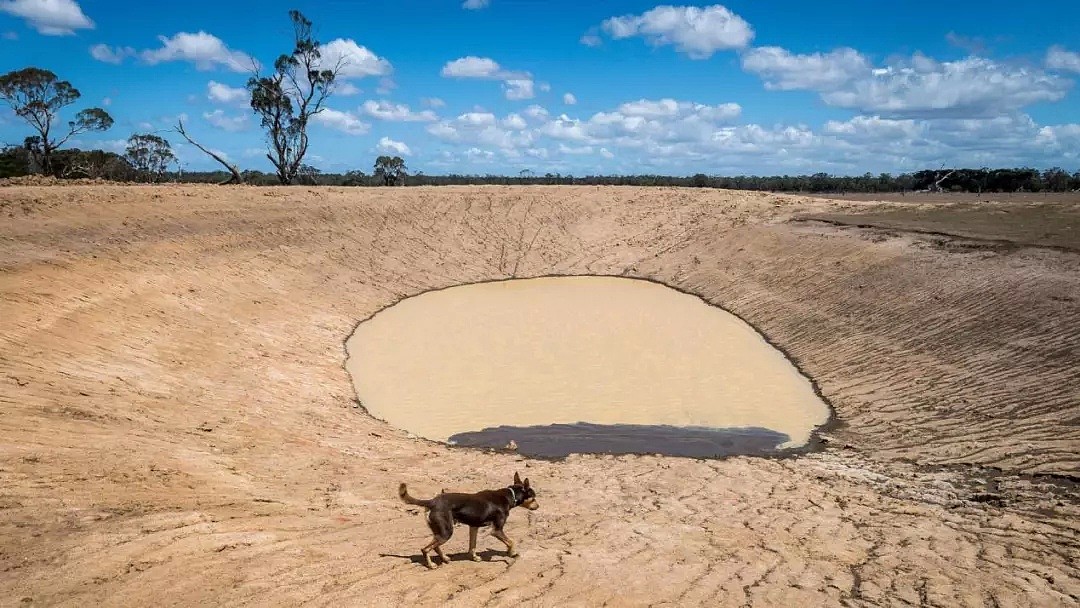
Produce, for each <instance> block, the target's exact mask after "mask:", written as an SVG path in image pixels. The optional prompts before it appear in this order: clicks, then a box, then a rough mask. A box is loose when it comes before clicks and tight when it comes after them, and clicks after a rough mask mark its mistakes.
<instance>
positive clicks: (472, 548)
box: [469, 526, 480, 562]
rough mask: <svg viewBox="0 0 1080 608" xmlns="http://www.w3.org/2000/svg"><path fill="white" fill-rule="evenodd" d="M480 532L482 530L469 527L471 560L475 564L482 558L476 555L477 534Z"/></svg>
mask: <svg viewBox="0 0 1080 608" xmlns="http://www.w3.org/2000/svg"><path fill="white" fill-rule="evenodd" d="M479 531H480V528H477V527H476V526H469V559H471V560H472V561H474V562H478V561H480V556H479V555H477V554H476V534H477V533H478V532H479Z"/></svg>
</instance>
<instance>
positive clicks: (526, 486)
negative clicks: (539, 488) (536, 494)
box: [523, 477, 529, 490]
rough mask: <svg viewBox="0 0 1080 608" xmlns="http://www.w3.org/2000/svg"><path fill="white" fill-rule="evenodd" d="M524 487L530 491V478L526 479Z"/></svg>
mask: <svg viewBox="0 0 1080 608" xmlns="http://www.w3.org/2000/svg"><path fill="white" fill-rule="evenodd" d="M523 485H524V486H525V489H526V490H528V489H529V478H528V477H526V478H525V483H524V484H523Z"/></svg>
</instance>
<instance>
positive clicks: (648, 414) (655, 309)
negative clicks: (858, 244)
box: [347, 277, 829, 447]
mask: <svg viewBox="0 0 1080 608" xmlns="http://www.w3.org/2000/svg"><path fill="white" fill-rule="evenodd" d="M347 349H348V353H349V359H348V363H347V367H348V369H349V372H350V373H351V374H352V377H353V382H354V383H355V385H356V389H357V394H358V395H359V398H360V400H361V402H362V403H363V404H364V406H365V407H366V408H367V409H368V411H369V412H371V414H372V415H374V416H376V417H378V418H381V419H383V420H386V421H387V422H389V423H390V424H393V425H394V426H397V427H399V428H402V429H406V430H409V431H411V432H413V433H416V434H417V435H420V436H422V437H425V438H428V439H432V440H437V441H446V440H447V439H449V438H450V436H452V435H456V434H459V433H464V432H468V431H478V430H481V429H486V428H491V427H496V426H515V427H526V426H543V425H551V424H568V423H576V422H588V423H592V424H599V425H668V426H675V427H705V428H714V429H717V428H719V429H730V428H747V427H755V428H760V429H768V430H771V431H775V432H776V433H781V434H783V435H786V436H787V437H789V438H790V440H789V441H787V442H785V443H783V446H782V447H795V446H800V445H803V444H805V443H806V442H807V440H808V439H809V437H810V433H811V432H812V430H813V429H814V428H815V427H816V426H818V425H821V424H823V423H824V422H825V421H826V420H827V418H828V415H829V412H828V408H827V406H826V404H825V403H824V402H823V401H822V400H821V399H820V398H819V397H818V396H817V395H816V394H815V392H814V390H813V387H812V386H811V384H810V382H809V381H808V380H807V378H806V377H805V376H803V375H802V374H800V373H799V371H798V370H797V369H796V368H795V367H794V366H793V365H792V364H791V363H790V362H789V361H788V360H787V359H786V358H785V357H784V355H783V354H782V353H781V352H780V351H778V350H776V349H775V348H773V347H772V346H771V345H769V344H768V343H767V342H766V341H765V340H764V339H763V338H762V337H761V335H760V334H758V333H757V332H756V331H755V330H754V329H753V328H752V327H750V326H749V325H748V324H746V323H745V322H743V321H742V320H740V319H739V318H738V317H736V316H734V315H732V314H730V313H727V312H725V311H723V310H721V309H719V308H716V307H714V306H709V305H708V304H706V303H704V302H703V301H702V300H701V299H699V298H697V297H695V296H690V295H686V294H683V293H680V292H678V291H675V290H673V289H670V288H668V287H664V286H662V285H658V284H655V283H651V282H647V281H640V280H632V279H623V278H615V277H557V278H540V279H527V280H515V281H503V282H495V283H484V284H478V285H468V286H460V287H454V288H451V289H446V290H442V291H437V292H430V293H426V294H423V295H420V296H417V297H415V298H410V299H407V300H404V301H402V302H400V303H398V304H396V305H394V306H392V307H390V308H388V309H386V310H384V311H382V312H380V313H379V314H377V315H375V316H374V317H373V318H371V319H370V320H368V321H366V322H364V323H361V324H360V325H359V326H358V327H357V330H356V332H355V333H354V335H353V336H352V337H351V338H350V339H349V340H348V343H347Z"/></svg>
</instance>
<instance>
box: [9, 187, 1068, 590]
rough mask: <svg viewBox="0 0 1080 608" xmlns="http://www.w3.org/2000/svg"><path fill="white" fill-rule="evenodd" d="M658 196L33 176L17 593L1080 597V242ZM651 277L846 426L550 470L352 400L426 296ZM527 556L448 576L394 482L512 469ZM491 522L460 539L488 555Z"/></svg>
mask: <svg viewBox="0 0 1080 608" xmlns="http://www.w3.org/2000/svg"><path fill="white" fill-rule="evenodd" d="M886 207H889V205H886V204H883V203H867V202H829V201H822V200H813V199H796V198H793V197H774V196H769V195H759V194H747V193H738V192H723V191H703V190H678V189H638V188H601V189H597V188H584V187H583V188H496V187H485V188H439V189H424V188H416V189H332V188H326V189H306V188H293V189H256V188H243V187H236V188H216V187H169V186H165V187H130V186H129V187H121V186H73V187H52V188H47V187H38V188H34V187H7V188H0V605H5V606H6V605H71V606H84V605H96V604H100V605H125V606H145V605H158V606H171V605H199V604H206V605H295V604H301V603H305V604H313V605H327V606H342V605H391V604H399V603H405V602H409V603H412V604H419V605H460V606H475V605H483V604H490V605H519V604H523V603H524V604H526V605H548V606H566V605H600V604H604V603H608V604H611V605H649V604H652V605H672V606H675V605H690V604H698V603H708V604H710V605H733V606H734V605H746V604H756V605H808V606H809V605H822V604H849V605H862V604H886V605H909V604H918V605H950V606H982V605H1001V606H1009V605H1021V606H1023V605H1036V606H1048V605H1069V604H1075V603H1076V602H1077V601H1078V598H1080V571H1078V566H1077V564H1078V563H1080V541H1078V528H1080V523H1078V522H1080V496H1078V493H1077V488H1076V483H1075V481H1076V479H1077V477H1078V476H1080V371H1078V370H1080V329H1078V328H1080V256H1078V255H1077V254H1075V253H1072V252H1069V251H1062V250H1056V249H1049V248H1040V247H1019V248H1016V247H1013V248H1008V249H1001V248H995V247H989V246H981V245H980V244H979V243H978V242H977V241H973V242H971V243H965V242H962V241H960V240H957V241H951V240H949V239H942V238H940V237H931V236H927V235H923V234H919V233H908V232H904V231H903V230H890V231H883V230H875V229H870V228H852V227H844V226H837V225H826V224H822V223H818V222H806V221H788V220H790V219H791V218H794V217H796V216H800V217H801V216H803V215H806V214H814V213H818V214H826V213H827V214H839V213H852V212H867V211H882V210H883V209H885V208H886ZM588 273H592V274H611V275H627V276H635V277H643V278H651V279H655V280H660V281H663V282H666V283H668V284H670V285H673V286H676V287H678V288H680V289H685V290H689V291H692V292H694V293H698V294H700V295H702V296H704V297H706V298H707V299H709V300H711V301H713V302H715V303H717V304H719V305H722V306H724V307H726V308H728V309H729V310H731V311H733V312H735V313H736V314H739V315H740V316H742V317H743V318H745V319H746V320H748V321H749V322H750V323H752V324H754V325H755V326H757V327H758V328H759V329H761V330H762V331H763V332H765V334H766V335H767V336H768V337H769V338H770V339H771V340H772V341H773V342H775V343H776V344H777V345H778V346H780V347H781V348H783V349H784V350H785V351H787V352H788V353H790V354H791V355H792V357H793V358H794V359H795V360H796V362H797V363H798V364H799V365H800V367H801V368H802V369H804V370H805V371H806V372H807V373H809V374H810V375H811V377H813V378H814V379H815V380H816V381H817V383H818V384H819V386H820V388H821V390H822V392H823V394H824V395H825V396H826V397H827V398H828V399H829V400H830V401H831V402H832V404H833V405H834V406H835V408H836V412H837V418H838V421H839V425H840V426H839V427H838V428H835V429H830V430H829V431H828V432H829V434H830V436H831V439H830V441H829V448H828V449H827V450H826V451H824V452H821V453H816V454H811V455H806V456H801V457H798V458H792V459H787V460H763V459H757V458H732V459H728V460H722V461H696V460H686V459H673V458H661V457H637V456H627V457H618V458H612V457H592V456H589V457H571V458H570V459H568V460H567V461H565V462H555V463H551V462H542V461H525V460H523V459H521V458H518V457H515V456H513V455H506V454H499V455H495V454H484V453H479V452H475V451H466V450H451V449H449V448H446V447H443V446H440V445H436V444H430V443H425V442H422V441H419V440H414V439H409V438H408V437H407V436H406V434H405V433H404V432H401V431H397V430H395V429H392V428H389V427H387V426H386V425H385V424H382V423H380V422H378V421H375V420H373V419H371V418H369V417H367V416H366V415H365V414H364V413H363V411H361V410H359V409H357V408H355V407H353V405H354V404H353V401H352V389H351V386H350V383H349V381H348V378H347V376H346V373H345V371H344V369H343V367H342V360H343V358H344V351H343V347H342V344H343V341H344V339H345V338H346V336H347V335H348V334H349V332H350V331H351V330H352V327H353V325H354V324H355V322H356V321H357V320H358V319H361V318H364V317H366V316H368V315H369V314H371V313H372V312H374V311H376V310H378V309H380V308H382V307H384V306H386V305H389V304H391V303H393V302H394V301H396V300H397V299H399V298H402V297H405V296H408V295H413V294H416V293H419V292H421V291H424V290H426V289H431V288H436V287H444V286H448V285H453V284H457V283H461V282H466V281H479V280H484V279H492V278H504V277H510V276H519V277H525V276H539V275H547V274H588ZM514 470H520V471H521V472H522V473H523V474H524V475H527V476H529V477H530V478H531V479H532V480H533V482H534V485H536V486H537V487H538V489H539V491H540V495H539V500H540V502H541V510H539V511H537V512H533V513H524V512H521V513H517V512H515V513H514V514H513V516H512V517H511V519H510V523H509V525H508V532H509V534H510V536H511V537H513V538H514V539H515V540H518V541H519V547H520V548H521V550H522V557H521V558H520V559H518V560H517V561H514V562H511V561H509V560H508V559H507V558H506V557H505V556H504V555H503V554H502V552H501V551H494V550H495V549H501V546H500V544H499V543H498V542H497V541H495V540H494V539H490V538H487V537H485V536H482V547H485V548H487V549H490V550H491V551H488V552H486V553H484V555H485V556H486V557H487V559H488V560H489V561H486V562H484V563H481V564H473V563H472V562H468V561H460V562H455V563H452V564H450V565H448V566H445V567H443V568H441V569H439V570H437V571H434V572H429V571H427V570H425V569H423V568H422V567H421V566H420V565H419V564H418V563H417V557H418V553H419V552H418V549H419V547H420V546H421V545H422V544H423V543H424V542H425V526H424V525H423V522H422V520H421V519H420V516H419V514H418V513H417V512H416V511H415V510H411V511H410V510H409V509H407V508H406V507H405V506H404V505H402V504H401V503H400V502H398V501H397V499H396V496H395V488H396V485H397V483H398V482H399V481H407V482H408V483H409V484H410V487H411V489H412V491H413V493H414V494H417V495H421V496H423V495H426V494H431V493H434V492H436V491H438V490H439V489H441V488H454V489H463V490H472V489H478V488H483V487H499V486H502V485H504V484H506V483H507V482H508V481H509V478H510V477H511V476H512V473H513V471H514ZM466 539H467V535H466V534H464V533H462V532H461V531H459V533H458V534H457V535H455V538H454V540H452V541H451V543H450V545H449V549H450V551H451V552H452V553H456V552H458V551H464V548H465V545H466Z"/></svg>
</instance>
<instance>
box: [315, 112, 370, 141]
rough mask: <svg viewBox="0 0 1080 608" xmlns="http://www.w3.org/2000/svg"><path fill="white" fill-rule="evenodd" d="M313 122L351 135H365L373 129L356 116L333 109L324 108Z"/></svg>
mask: <svg viewBox="0 0 1080 608" xmlns="http://www.w3.org/2000/svg"><path fill="white" fill-rule="evenodd" d="M312 120H313V121H314V122H316V123H318V124H320V125H323V126H325V127H328V128H331V129H334V130H336V131H341V132H342V133H348V134H349V135H363V134H365V133H367V132H368V131H369V130H370V129H371V125H369V124H368V123H366V122H364V121H362V120H360V118H359V117H358V116H356V115H355V114H353V113H351V112H342V111H341V110H335V109H333V108H323V110H322V112H319V113H318V114H316V115H315V116H313V117H312Z"/></svg>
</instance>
